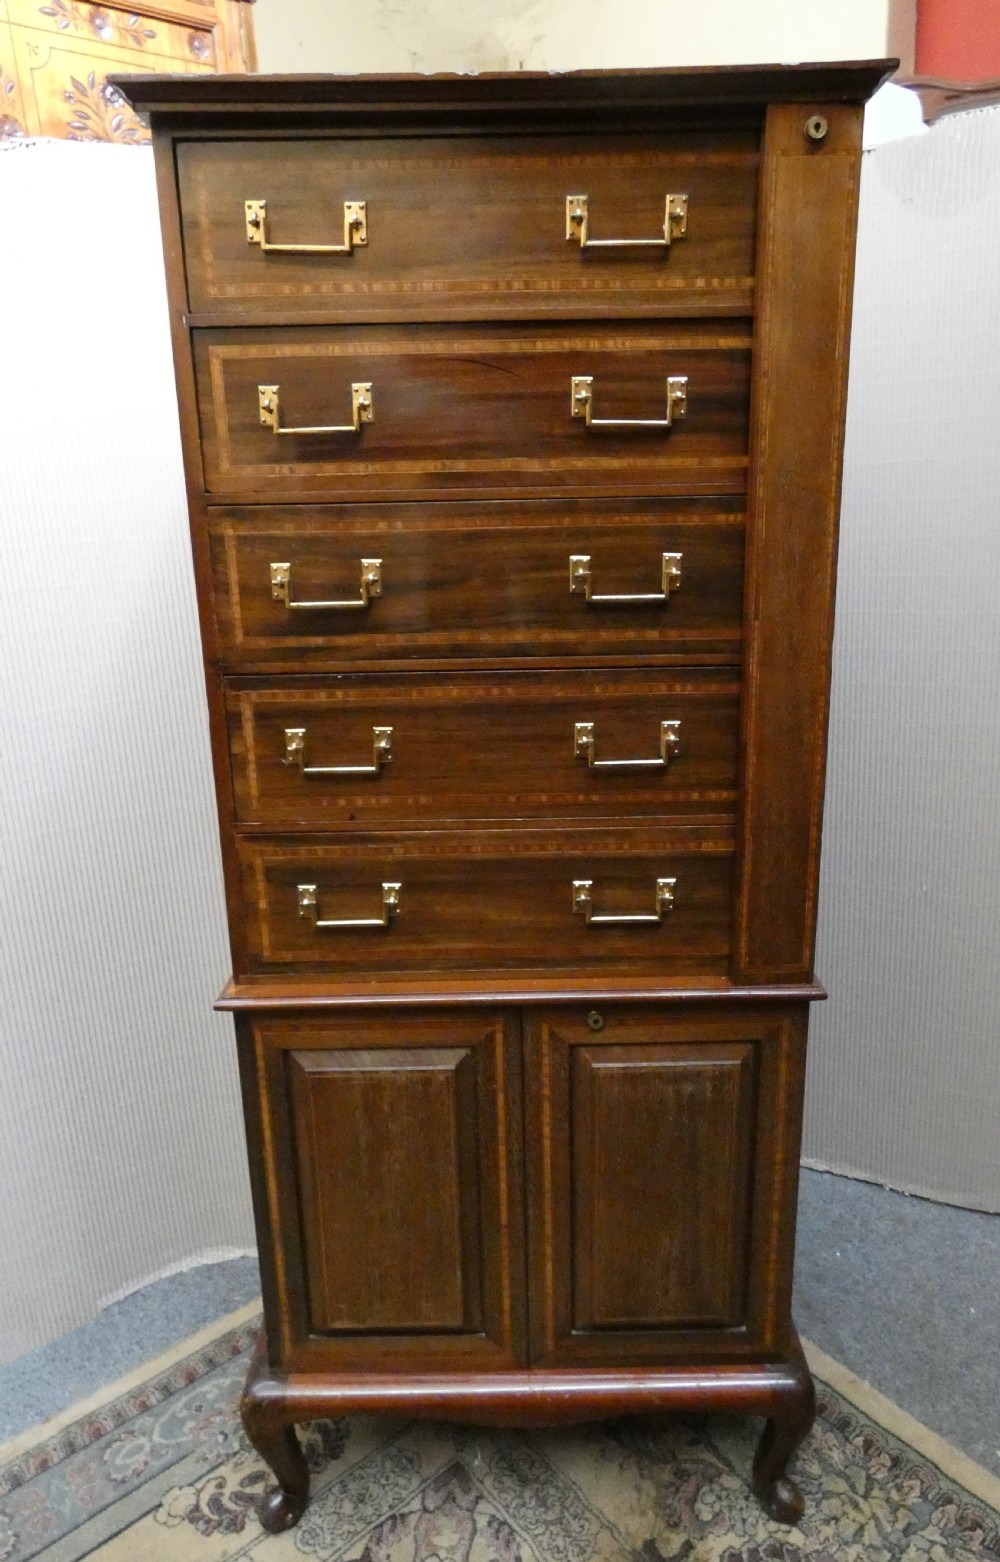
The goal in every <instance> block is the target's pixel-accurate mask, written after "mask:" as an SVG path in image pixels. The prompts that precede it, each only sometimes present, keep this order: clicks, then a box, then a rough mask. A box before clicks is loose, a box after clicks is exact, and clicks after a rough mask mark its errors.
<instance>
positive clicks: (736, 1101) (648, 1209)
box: [525, 1005, 804, 1367]
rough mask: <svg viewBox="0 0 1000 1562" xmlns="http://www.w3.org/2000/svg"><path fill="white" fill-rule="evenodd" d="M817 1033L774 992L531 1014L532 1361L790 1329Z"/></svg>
mask: <svg viewBox="0 0 1000 1562" xmlns="http://www.w3.org/2000/svg"><path fill="white" fill-rule="evenodd" d="M673 1014H674V1016H677V1014H678V1011H677V1009H676V1008H674V1010H673ZM803 1041H804V1023H803V1018H802V1015H801V1012H800V1011H799V1010H797V1009H789V1008H786V1009H784V1010H777V1009H775V1008H773V1007H765V1006H762V1005H747V1006H746V1007H745V1008H744V1009H743V1010H740V1011H737V1010H734V1009H732V1008H730V1009H729V1011H728V1013H727V1012H726V1011H723V1010H721V1009H720V1008H717V1007H713V1006H702V1007H700V1008H699V1007H698V1006H694V1005H692V1008H691V1010H690V1011H683V1012H682V1013H681V1015H680V1016H679V1017H667V1015H666V1014H665V1012H664V1010H663V1009H656V1008H652V1007H643V1006H639V1005H637V1006H635V1007H625V1006H618V1007H614V1006H611V1007H608V1008H606V1009H603V1008H602V1009H594V1010H590V1011H587V1010H583V1009H572V1010H571V1009H565V1010H562V1009H559V1010H556V1009H552V1010H549V1011H542V1010H539V1011H537V1012H536V1013H534V1014H533V1015H532V1016H530V1018H529V1021H528V1024H527V1028H526V1059H525V1077H526V1100H527V1113H526V1122H527V1128H526V1143H527V1154H528V1187H529V1190H530V1193H529V1212H528V1218H529V1251H530V1259H529V1295H530V1307H531V1355H532V1360H533V1361H535V1362H536V1363H542V1362H544V1363H545V1364H546V1365H550V1366H561V1365H565V1366H570V1365H576V1366H591V1367H600V1366H608V1367H612V1366H620V1367H624V1366H637V1365H649V1364H651V1363H653V1362H655V1361H657V1360H660V1361H667V1360H671V1359H676V1358H677V1357H678V1356H680V1357H683V1356H684V1355H685V1354H692V1353H697V1355H698V1356H699V1357H700V1358H702V1359H707V1360H711V1359H713V1357H715V1358H718V1359H725V1358H727V1357H732V1356H734V1355H739V1354H741V1353H746V1352H749V1351H759V1350H760V1349H761V1348H762V1347H763V1348H770V1347H773V1346H774V1345H775V1344H776V1342H777V1340H778V1329H779V1324H780V1320H781V1319H782V1317H783V1316H785V1314H786V1308H785V1306H784V1304H783V1301H782V1298H783V1297H785V1296H786V1294H787V1287H788V1284H789V1277H790V1252H789V1251H788V1250H787V1248H788V1244H787V1242H785V1243H783V1238H782V1230H783V1228H784V1230H791V1229H792V1226H791V1221H790V1220H786V1216H788V1215H789V1214H790V1212H791V1210H792V1208H793V1206H794V1198H795V1185H796V1167H797V1159H798V1136H799V1125H798V1112H797V1108H796V1105H795V1102H796V1100H797V1090H798V1080H799V1076H800V1071H801V1066H802V1053H803Z"/></svg>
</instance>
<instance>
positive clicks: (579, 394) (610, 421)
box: [569, 374, 687, 428]
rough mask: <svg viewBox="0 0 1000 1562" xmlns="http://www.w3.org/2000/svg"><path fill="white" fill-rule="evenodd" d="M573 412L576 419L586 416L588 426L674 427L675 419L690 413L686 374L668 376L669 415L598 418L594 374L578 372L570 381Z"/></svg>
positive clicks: (570, 403)
mask: <svg viewBox="0 0 1000 1562" xmlns="http://www.w3.org/2000/svg"><path fill="white" fill-rule="evenodd" d="M569 387H570V397H569V405H570V414H571V416H572V417H574V418H586V420H587V427H588V428H673V426H674V419H675V418H682V417H684V415H685V413H686V412H687V375H686V374H670V375H668V376H667V415H666V417H665V418H595V417H594V416H593V415H592V409H593V404H594V376H593V375H592V374H575V375H574V376H573V378H572V379H571V380H570V382H569Z"/></svg>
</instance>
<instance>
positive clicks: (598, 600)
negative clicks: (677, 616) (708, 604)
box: [271, 553, 684, 607]
mask: <svg viewBox="0 0 1000 1562" xmlns="http://www.w3.org/2000/svg"><path fill="white" fill-rule="evenodd" d="M683 557H684V555H683V554H682V553H664V554H662V555H661V558H662V561H663V562H662V565H661V569H660V586H661V588H660V590H659V591H637V592H625V593H615V592H605V593H603V594H598V593H597V592H595V590H594V581H593V575H592V573H591V568H590V554H589V553H571V554H570V556H569V589H570V591H572V592H575V593H579V592H581V591H582V592H583V594H584V596H585V597H586V599H587V601H588V602H590V603H592V604H593V605H594V606H595V607H608V606H611V607H620V606H623V605H624V606H630V605H631V606H635V605H639V606H643V605H649V604H655V603H657V602H669V601H670V593H671V592H672V591H676V590H677V588H678V586H679V585H680V583H681V560H682V559H683ZM271 568H272V569H274V565H273V564H272V566H271Z"/></svg>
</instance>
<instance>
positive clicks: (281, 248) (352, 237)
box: [243, 201, 368, 255]
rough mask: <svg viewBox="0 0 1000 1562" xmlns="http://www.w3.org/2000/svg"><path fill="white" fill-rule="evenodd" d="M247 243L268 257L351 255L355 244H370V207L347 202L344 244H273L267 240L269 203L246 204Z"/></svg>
mask: <svg viewBox="0 0 1000 1562" xmlns="http://www.w3.org/2000/svg"><path fill="white" fill-rule="evenodd" d="M243 214H244V216H245V217H246V223H247V243H248V244H256V245H257V247H258V249H261V250H263V252H264V254H265V255H350V254H352V252H353V250H354V246H355V244H367V243H368V204H367V202H366V201H345V202H344V242H343V244H272V243H271V242H270V240H269V239H268V236H267V202H266V201H244V202H243Z"/></svg>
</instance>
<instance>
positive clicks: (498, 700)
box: [226, 670, 739, 829]
mask: <svg viewBox="0 0 1000 1562" xmlns="http://www.w3.org/2000/svg"><path fill="white" fill-rule="evenodd" d="M226 709H227V717H228V727H229V746H230V756H231V760H232V770H233V783H234V789H235V796H236V813H237V818H238V819H239V821H240V822H241V823H243V824H254V825H259V826H261V827H262V828H264V829H294V828H310V827H312V828H315V829H328V828H331V827H343V828H347V829H350V828H352V827H356V826H357V825H358V824H359V823H360V824H363V825H364V824H366V825H368V826H373V825H380V824H383V823H386V822H389V821H395V822H407V821H413V822H419V821H421V820H427V821H430V820H443V819H453V820H456V821H457V820H462V819H468V820H475V819H479V820H491V819H497V820H501V819H517V818H522V817H524V816H528V817H531V816H535V817H558V818H560V819H566V818H572V817H577V818H599V817H604V818H615V817H619V816H627V815H630V814H651V813H655V814H663V813H667V812H669V813H672V814H674V815H675V816H676V815H689V814H690V815H695V816H698V815H701V816H704V815H714V816H716V817H721V819H722V820H723V821H728V820H729V819H730V818H731V816H732V812H733V807H734V803H735V798H736V779H737V775H736V770H737V749H738V739H739V684H738V682H736V681H734V679H733V678H732V675H731V674H727V673H708V672H699V673H696V674H693V675H691V674H689V675H684V674H664V673H662V672H658V673H655V674H653V675H650V676H647V677H645V678H640V677H636V676H635V675H630V674H624V673H608V672H592V671H589V670H588V671H585V672H583V673H574V674H572V675H571V676H567V675H565V674H564V675H563V676H561V677H560V676H558V675H555V674H551V673H550V674H545V673H537V674H532V673H526V674H515V675H510V674H507V675H503V676H499V675H496V676H492V677H482V676H478V677H477V676H474V675H472V674H464V675H462V674H459V675H457V676H454V675H453V676H449V677H445V676H440V675H437V676H427V675H419V674H412V673H411V674H404V675H402V676H395V677H389V676H385V675H376V676H370V677H363V676H362V677H357V676H354V677H339V678H336V679H330V678H324V679H322V680H318V679H310V680H301V681H300V682H299V683H298V684H297V685H295V686H291V687H290V686H288V685H287V684H286V685H283V686H281V687H278V688H276V687H274V686H273V685H272V684H270V683H269V682H267V683H265V682H262V681H260V680H258V681H256V682H254V683H248V682H246V681H244V680H242V679H240V680H235V681H233V682H231V683H230V684H229V686H228V689H227V695H226Z"/></svg>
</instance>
